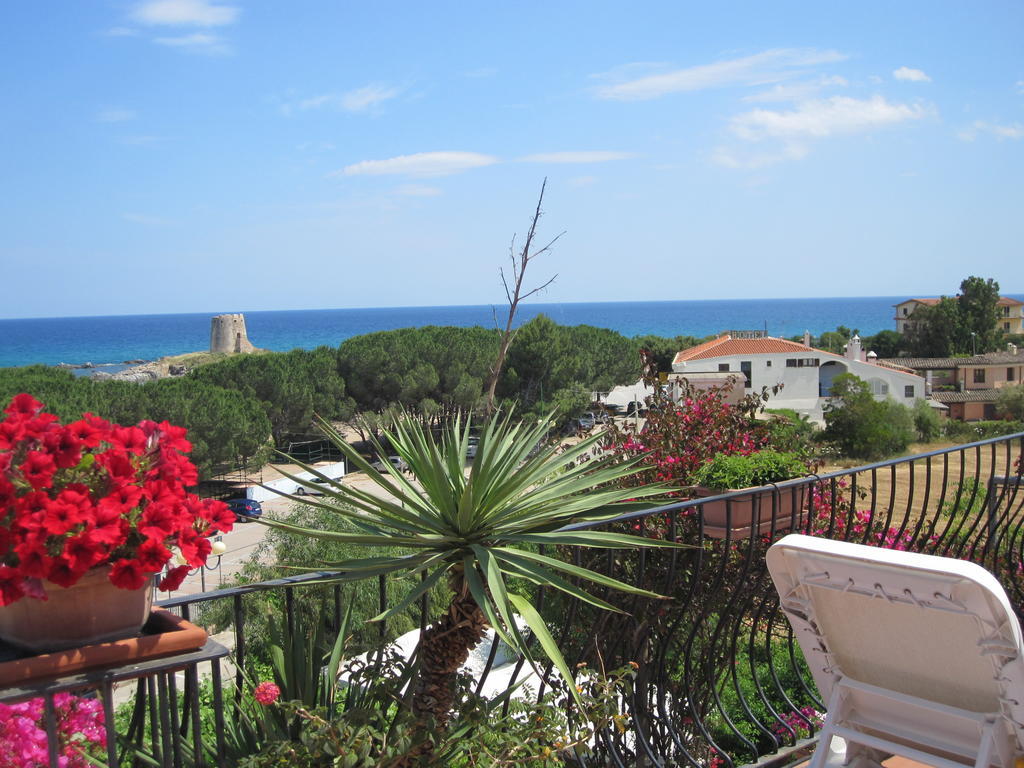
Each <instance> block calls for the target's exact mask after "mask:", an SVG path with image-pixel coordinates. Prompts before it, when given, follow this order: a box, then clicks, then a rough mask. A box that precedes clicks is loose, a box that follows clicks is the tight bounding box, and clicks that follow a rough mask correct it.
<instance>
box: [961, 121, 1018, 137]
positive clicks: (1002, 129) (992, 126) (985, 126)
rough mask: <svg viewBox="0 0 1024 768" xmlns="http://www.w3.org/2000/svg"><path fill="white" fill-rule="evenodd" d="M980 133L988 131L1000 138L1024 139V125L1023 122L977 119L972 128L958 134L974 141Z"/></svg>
mask: <svg viewBox="0 0 1024 768" xmlns="http://www.w3.org/2000/svg"><path fill="white" fill-rule="evenodd" d="M979 133H988V134H991V135H992V136H995V137H996V138H997V139H1000V140H1002V139H1011V140H1013V141H1016V140H1017V139H1024V125H1022V124H1021V123H1011V124H1010V125H999V124H997V123H988V122H985V121H984V120H975V121H974V123H972V124H971V127H970V128H967V129H965V130H963V131H960V133H958V134H957V136H958V137H959V138H960V139H962V140H963V141H974V140H975V139H976V138H977V137H978V134H979Z"/></svg>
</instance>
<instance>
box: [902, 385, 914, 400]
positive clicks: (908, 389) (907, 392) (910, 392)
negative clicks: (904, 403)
mask: <svg viewBox="0 0 1024 768" xmlns="http://www.w3.org/2000/svg"><path fill="white" fill-rule="evenodd" d="M903 396H904V397H913V396H914V385H913V384H907V386H905V387H904V388H903Z"/></svg>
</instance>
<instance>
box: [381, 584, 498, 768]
mask: <svg viewBox="0 0 1024 768" xmlns="http://www.w3.org/2000/svg"><path fill="white" fill-rule="evenodd" d="M451 586H452V590H453V591H454V592H455V596H454V597H453V598H452V601H451V603H450V604H449V605H448V611H447V612H446V613H445V615H444V616H443V617H441V619H439V620H438V621H437V622H435V623H434V624H432V625H431V626H430V627H428V628H427V629H426V630H425V631H424V632H423V634H422V636H421V637H420V648H419V656H420V659H419V675H418V677H417V681H416V689H415V692H414V694H413V701H412V708H413V713H414V714H415V715H416V729H417V731H418V733H417V734H416V739H415V740H414V743H415V746H414V747H413V748H412V750H411V751H410V752H409V754H407V755H405V756H404V757H403V758H402V759H401V760H399V761H398V762H396V763H394V764H393V766H395V768H399V767H400V766H412V765H423V764H430V757H431V755H432V754H433V751H434V747H435V745H436V743H437V735H438V734H440V733H443V732H444V731H445V730H446V729H447V727H448V720H449V718H450V717H451V711H452V705H453V704H454V700H455V678H456V675H457V674H458V671H459V669H460V668H461V667H462V665H463V664H465V663H466V659H467V658H469V652H470V650H472V649H473V648H474V647H476V645H477V644H478V643H479V642H480V641H481V640H482V639H483V637H484V634H485V633H486V631H487V620H486V619H485V618H484V613H483V611H481V610H480V606H479V605H477V602H476V600H474V599H473V595H472V594H470V592H469V588H468V587H467V585H466V582H465V579H464V578H463V576H462V573H461V571H458V572H456V573H455V574H453V576H452V581H451Z"/></svg>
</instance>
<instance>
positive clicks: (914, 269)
mask: <svg viewBox="0 0 1024 768" xmlns="http://www.w3.org/2000/svg"><path fill="white" fill-rule="evenodd" d="M0 14H2V17H0V18H2V22H3V23H2V24H0V91H2V93H3V103H2V106H0V194H2V196H3V200H4V204H3V205H2V206H0V233H2V234H0V275H2V281H0V284H3V286H4V287H5V289H6V290H4V291H3V294H2V295H3V300H2V304H0V317H7V318H17V317H51V316H78V315H100V314H102V315H109V314H142V313H145V314H150V313H153V314H156V313H174V312H207V311H209V312H218V311H224V309H225V308H230V309H232V310H234V311H237V310H273V309H322V308H343V307H373V306H437V305H453V304H455V305H463V304H489V303H501V302H502V301H503V300H504V292H503V290H502V286H501V282H500V279H499V269H500V268H502V267H504V268H505V269H506V271H507V270H508V259H509V250H510V246H512V245H513V243H514V244H515V246H517V247H518V246H520V245H521V244H522V238H523V235H524V234H525V232H526V230H527V228H528V226H529V222H530V218H531V215H532V212H533V210H534V207H535V206H536V204H537V198H538V194H539V192H540V188H541V183H542V182H543V180H544V179H547V187H546V192H545V196H544V205H543V211H544V215H543V217H542V219H541V222H540V228H539V235H538V242H539V244H541V245H543V244H545V243H547V242H548V241H549V240H551V239H552V238H554V237H556V236H557V235H559V234H560V233H564V234H561V237H560V238H559V239H558V241H557V243H555V245H554V247H553V248H552V249H551V251H549V252H547V253H544V254H543V255H541V256H539V257H538V258H537V259H536V260H535V261H534V262H532V263H531V266H530V268H529V272H528V274H527V278H526V284H527V286H532V285H537V284H541V283H543V282H545V281H546V280H547V279H548V278H550V277H552V276H553V275H557V278H556V279H555V281H554V282H553V283H552V285H551V286H550V287H549V288H548V289H547V290H546V291H544V292H543V293H542V294H540V295H538V296H537V297H535V299H534V300H538V301H550V302H572V301H617V300H622V301H637V300H640V301H642V300H652V301H653V300H677V299H679V300H687V299H723V298H725V299H727V298H787V297H800V296H879V295H880V296H902V295H906V296H920V295H938V294H955V292H956V290H957V287H958V286H959V283H960V281H961V280H962V279H963V278H964V277H966V276H968V275H981V276H983V277H992V278H995V279H996V280H998V281H999V283H1000V285H1001V287H1002V289H1003V292H1005V293H1022V292H1024V267H1022V265H1021V256H1022V250H1021V243H1022V242H1024V212H1022V208H1024V206H1022V203H1024V200H1022V197H1024V195H1022V188H1024V187H1022V182H1021V180H1022V178H1024V45H1022V44H1021V40H1022V37H1024V3H1020V2H1019V1H1018V0H1010V1H1007V2H1000V1H998V0H991V1H989V0H984V1H980V2H972V3H964V2H959V1H957V2H946V1H944V0H927V1H923V0H922V1H917V2H915V1H913V0H907V1H906V2H899V3H893V2H889V1H888V0H885V1H884V2H880V1H877V0H860V2H857V3H814V2H792V3H791V2H785V0H773V2H771V3H764V2H753V1H752V2H745V3H740V2H727V1H723V2H716V3H708V2H702V3H696V2H682V1H681V0H670V1H669V0H666V1H665V2H636V3H621V2H603V1H601V0H591V1H588V2H572V1H571V0H564V1H562V0H560V1H559V2H529V1H528V0H524V2H518V3H480V4H467V3H462V2H446V1H445V0H431V2H427V3H413V2H404V3H396V2H386V1H384V2H373V3H365V2H359V3H356V2H340V1H336V0H322V1H321V0H292V1H290V2H279V1H278V0H261V1H259V2H257V1H256V0H217V1H214V0H142V1H135V2H133V1H131V0H121V1H118V2H114V1H111V0H89V1H87V2H71V1H67V0H66V1H65V2H24V1H22V2H10V3H5V4H4V5H3V8H2V9H0ZM513 238H515V239H513Z"/></svg>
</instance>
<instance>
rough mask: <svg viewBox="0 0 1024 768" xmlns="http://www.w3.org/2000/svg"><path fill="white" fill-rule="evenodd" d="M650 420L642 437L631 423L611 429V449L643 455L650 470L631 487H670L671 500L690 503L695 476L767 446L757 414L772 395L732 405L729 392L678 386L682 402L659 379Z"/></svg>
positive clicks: (765, 432) (749, 397)
mask: <svg viewBox="0 0 1024 768" xmlns="http://www.w3.org/2000/svg"><path fill="white" fill-rule="evenodd" d="M650 383H651V384H653V385H654V392H655V394H654V395H653V396H652V397H651V398H649V400H650V402H649V403H648V406H649V407H648V411H647V418H646V421H645V423H644V425H643V429H642V432H641V433H640V434H637V433H636V431H635V430H634V429H632V427H633V425H632V424H630V423H629V420H628V419H627V420H626V424H625V426H624V427H612V428H610V429H609V430H608V443H607V446H606V450H611V451H614V452H616V453H620V454H622V455H624V456H629V457H633V456H642V457H643V458H642V459H641V464H642V466H644V467H646V471H645V472H642V473H639V474H636V475H633V476H631V477H630V478H628V481H629V482H630V483H633V484H635V485H645V484H648V483H667V484H669V485H670V486H671V487H672V489H673V490H671V491H670V493H669V496H673V497H676V498H689V497H690V496H691V495H692V494H690V493H689V492H688V486H691V485H693V482H694V473H695V472H696V471H697V470H698V469H700V468H701V467H702V466H704V465H705V464H706V463H708V462H709V461H711V460H712V459H713V458H714V457H715V456H718V455H732V454H740V455H746V454H750V453H753V452H754V451H757V450H759V449H761V448H764V447H767V446H768V442H769V429H768V425H767V424H766V423H765V422H762V421H756V420H755V419H754V415H755V414H756V413H757V412H758V411H760V410H762V409H763V408H764V404H765V402H766V400H767V392H766V391H763V392H761V393H760V394H756V393H755V394H749V395H747V396H745V397H744V398H743V399H742V400H741V401H740V402H739V403H738V404H736V405H732V404H730V403H729V402H727V399H726V398H727V396H728V388H727V387H710V388H708V389H698V388H696V387H692V386H691V385H690V384H689V383H687V382H686V381H681V382H680V383H679V387H680V388H681V389H680V394H679V397H678V399H676V398H675V397H673V394H672V393H671V392H670V391H669V390H668V389H667V388H666V387H664V386H662V385H661V384H659V383H658V382H657V381H656V379H651V380H650Z"/></svg>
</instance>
